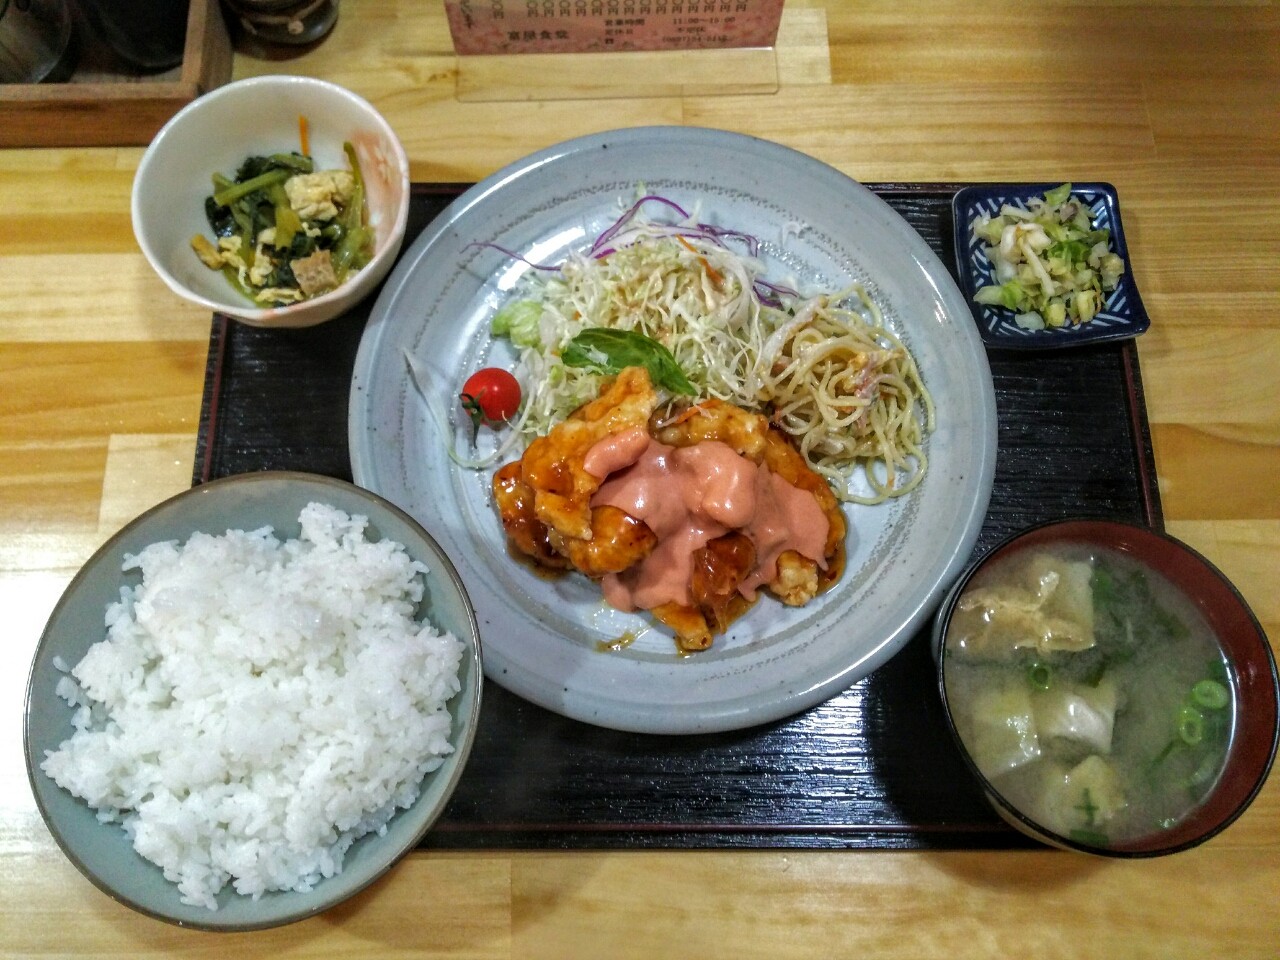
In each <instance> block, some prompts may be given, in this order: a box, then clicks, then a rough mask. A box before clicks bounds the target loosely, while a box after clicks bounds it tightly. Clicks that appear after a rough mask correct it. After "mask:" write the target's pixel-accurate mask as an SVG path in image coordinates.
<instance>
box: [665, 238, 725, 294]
mask: <svg viewBox="0 0 1280 960" xmlns="http://www.w3.org/2000/svg"><path fill="white" fill-rule="evenodd" d="M676 239H677V240H679V241H680V242H681V243H682V244H684V246H685V249H687V250H688V251H689V252H690V253H692V254H694V255H696V256H697V258H698V260H699V261H701V263H702V266H703V269H705V270H706V271H707V276H708V277H710V278H711V282H712V283H714V284H716V285H717V286H719V285H720V284H723V283H724V277H722V276H721V275H720V271H719V270H717V269H716V268H715V267H713V266H712V265H711V264H709V263H707V258H706V257H704V256H702V255H701V254H700V253H698V250H697V248H696V247H695V246H694V245H693V244H692V243H690V242H689V241H688V240H686V239H685V238H684V237H682V236H679V235H677V236H676Z"/></svg>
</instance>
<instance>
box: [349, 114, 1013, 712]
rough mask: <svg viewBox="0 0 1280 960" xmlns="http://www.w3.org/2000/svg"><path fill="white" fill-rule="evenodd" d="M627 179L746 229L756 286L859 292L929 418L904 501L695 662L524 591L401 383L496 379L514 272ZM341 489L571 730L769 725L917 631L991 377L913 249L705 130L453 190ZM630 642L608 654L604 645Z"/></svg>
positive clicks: (622, 200) (790, 162) (855, 200)
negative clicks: (420, 546)
mask: <svg viewBox="0 0 1280 960" xmlns="http://www.w3.org/2000/svg"><path fill="white" fill-rule="evenodd" d="M641 187H643V188H644V189H645V190H647V191H649V192H652V193H659V194H662V195H664V196H667V197H669V198H671V199H673V200H675V201H677V202H679V203H680V204H681V205H683V206H685V207H686V209H688V208H691V207H693V206H694V205H696V204H699V203H700V204H701V210H700V214H701V217H702V219H703V220H706V221H710V222H714V223H719V224H722V225H727V226H732V227H735V228H737V229H740V230H745V231H747V232H750V233H752V234H754V235H755V236H757V237H758V238H759V239H760V240H761V241H762V243H763V245H764V254H763V258H764V259H765V261H766V263H767V264H768V266H769V275H770V277H771V278H773V279H779V280H786V279H793V280H795V281H798V282H799V283H800V284H801V285H802V286H803V287H805V288H809V289H812V290H815V291H816V290H819V289H826V290H835V289H839V288H842V287H845V286H847V285H848V284H849V283H850V281H860V282H862V283H863V284H864V285H865V286H866V288H867V290H868V292H869V293H870V295H871V296H872V298H873V299H874V300H875V301H876V302H877V303H878V304H879V305H880V307H881V308H882V310H883V311H884V314H885V317H886V319H887V322H888V324H889V325H890V326H891V327H892V328H893V329H894V330H895V331H896V332H897V333H898V334H899V335H900V336H901V337H902V339H903V340H904V341H905V342H906V343H907V345H908V346H909V347H910V348H911V350H912V351H913V352H914V354H915V356H916V358H917V361H918V362H919V365H920V368H921V371H922V374H923V376H924V380H925V383H926V384H927V385H928V387H929V389H930V390H931V391H932V393H933V397H934V400H935V402H936V404H937V411H938V427H937V430H936V432H935V433H933V434H932V435H931V436H930V437H929V439H928V444H927V450H928V456H929V472H928V475H927V477H926V478H925V480H924V482H923V484H922V485H921V486H920V487H919V488H918V489H917V490H916V491H915V492H913V493H912V494H910V495H909V496H907V497H904V498H902V499H901V500H899V501H896V502H892V503H888V504H885V505H882V506H877V507H850V508H848V511H847V513H848V517H849V521H850V523H849V526H850V534H849V544H848V548H849V549H848V567H847V570H846V572H845V575H844V577H843V579H842V580H841V581H840V583H839V584H838V585H837V586H836V587H835V588H834V589H832V590H830V591H829V592H827V593H826V594H824V595H822V596H820V597H819V598H817V599H816V600H814V601H813V602H811V603H810V604H808V605H807V606H805V607H802V608H798V609H791V608H785V607H783V606H782V605H780V604H778V603H777V602H775V601H773V600H772V599H768V598H766V599H763V600H761V602H760V603H759V604H757V605H756V607H755V608H753V609H752V610H751V611H750V612H749V613H748V614H747V615H746V616H745V617H743V618H741V619H740V620H739V621H738V622H737V623H736V624H735V625H734V626H733V628H732V630H731V631H730V632H729V633H728V635H726V636H723V637H718V638H716V641H715V645H714V647H713V648H712V649H711V650H709V651H706V652H703V653H699V654H697V655H696V656H684V657H682V656H679V655H678V654H677V653H676V650H675V645H674V643H673V642H672V640H671V639H670V637H669V636H667V635H666V634H664V633H662V632H661V631H659V630H657V629H656V628H653V627H652V624H651V622H650V621H649V620H647V619H646V618H644V617H642V616H638V615H634V614H621V613H618V612H617V611H613V610H611V609H610V608H608V607H607V606H606V605H605V604H604V603H603V601H602V600H601V598H600V591H599V588H598V587H597V586H596V585H594V584H592V583H590V582H589V581H587V580H586V579H585V578H581V577H576V576H575V577H565V578H561V579H558V580H549V579H545V578H540V577H539V576H537V575H536V574H535V573H533V572H531V571H530V570H529V568H528V567H527V566H525V565H524V564H521V563H516V562H514V561H513V560H512V559H511V557H510V556H509V555H508V552H507V549H506V545H505V541H504V538H503V532H502V528H501V526H500V524H499V522H498V519H497V516H496V514H495V512H494V509H493V505H492V500H491V496H490V489H489V483H490V476H491V474H490V473H489V472H477V471H470V470H465V469H462V468H459V467H458V466H456V465H455V464H453V463H451V462H450V460H449V458H448V457H447V456H446V455H445V446H444V441H443V439H442V436H441V434H440V432H439V429H438V427H437V424H436V422H435V421H434V420H433V419H432V417H431V415H430V413H429V412H428V409H427V407H426V405H425V404H424V403H423V400H422V398H421V397H420V396H419V395H418V394H417V393H416V392H415V390H414V387H413V385H412V383H411V380H410V377H409V376H408V374H407V372H406V363H405V356H404V354H405V353H406V352H408V353H409V354H411V355H412V356H413V357H414V358H415V360H416V361H417V362H418V363H419V364H421V365H422V366H423V367H425V369H426V371H427V374H428V377H429V379H430V381H431V382H430V385H429V390H430V392H431V393H432V394H433V395H434V396H435V398H436V399H437V400H438V401H439V402H440V403H441V404H444V405H446V407H447V408H449V409H451V410H453V411H454V416H461V415H462V414H461V411H460V410H459V409H458V405H457V404H456V402H454V398H455V397H456V395H457V393H458V391H459V388H460V387H461V385H462V381H463V379H464V378H465V377H466V375H467V374H468V373H469V372H471V371H473V370H476V369H478V368H480V367H483V366H486V365H494V364H496V365H508V366H509V365H510V364H511V362H512V361H511V357H510V356H509V355H508V354H505V353H504V352H503V351H504V349H505V347H504V345H503V344H495V343H493V342H492V341H491V338H490V337H489V335H488V332H487V331H488V323H489V319H490V317H491V316H492V315H493V313H494V310H495V309H496V308H497V307H498V306H499V305H500V304H502V303H503V302H504V300H506V299H507V298H508V297H509V296H511V290H512V287H513V285H514V284H515V283H516V281H517V278H518V277H519V275H520V274H521V272H522V271H523V270H524V269H527V267H526V265H525V264H523V263H522V262H521V261H519V260H514V259H512V258H510V257H507V256H504V255H503V254H502V253H501V252H499V251H497V250H495V249H493V248H492V247H490V246H484V244H496V245H500V246H502V247H504V248H506V249H507V250H512V251H518V252H519V253H520V254H521V255H522V256H523V257H525V258H527V259H528V260H531V261H534V262H539V263H547V262H557V261H558V260H559V259H561V258H562V257H563V256H564V254H565V253H566V251H568V250H570V249H574V248H583V247H585V246H587V245H589V243H590V241H591V239H593V238H594V237H595V235H596V234H597V233H599V232H600V231H601V230H603V229H604V228H605V227H606V226H608V225H609V224H610V223H611V222H612V221H613V220H614V219H615V218H616V217H617V216H618V214H619V213H620V212H621V210H622V208H623V205H625V204H626V203H629V202H630V201H631V200H633V199H634V198H635V196H636V191H637V189H639V188H641ZM349 429H350V445H351V459H352V469H353V472H354V475H355V479H356V482H357V483H359V484H361V485H363V486H366V487H368V488H370V489H371V490H374V491H376V492H378V493H380V494H382V495H383V496H385V497H387V498H388V499H390V500H391V501H393V502H395V503H397V504H399V505H400V506H401V507H403V508H404V509H405V510H407V511H408V512H409V513H411V514H412V515H413V516H415V517H416V518H417V519H418V520H419V521H421V522H422V524H423V525H424V526H425V527H427V529H428V530H430V531H431V532H432V533H433V534H434V536H435V537H436V539H437V540H439V542H440V543H441V545H442V546H443V547H444V549H445V550H446V551H447V552H448V554H449V556H450V557H451V558H452V559H453V562H454V563H455V564H456V565H457V567H458V571H459V573H460V574H461V576H462V579H463V582H464V583H465V584H466V587H467V590H468V592H469V593H470V595H471V598H472V600H473V602H474V603H475V607H476V616H477V618H478V620H479V622H480V629H481V633H482V635H483V637H484V642H485V672H486V676H488V677H490V678H491V679H493V680H494V681H496V682H497V683H499V684H501V685H502V686H504V687H506V688H508V689H510V690H512V691H514V692H515V693H517V694H519V695H521V696H523V697H526V698H527V699H529V700H532V701H534V702H535V703H538V704H540V705H542V706H544V707H546V708H548V709H551V710H554V711H557V712H559V713H561V714H564V715H566V716H569V717H573V718H576V719H579V720H584V721H587V722H590V723H594V724H598V725H601V726H606V727H612V728H615V729H623V730H635V731H643V732H654V733H694V732H701V731H710V730H726V729H735V728H740V727H746V726H749V725H752V724H757V723H762V722H765V721H769V720H774V719H777V718H780V717H783V716H786V715H789V714H791V713H794V712H797V711H799V710H801V709H803V708H805V707H808V706H811V705H813V704H815V703H818V702H820V701H822V700H824V699H827V698H828V697H830V696H832V695H833V694H835V693H837V692H839V691H840V690H842V689H844V688H845V687H847V686H849V685H850V684H852V683H854V682H855V681H857V680H859V679H861V678H862V677H864V676H866V675H867V674H868V673H870V672H871V671H872V670H874V669H875V668H876V667H877V666H879V665H880V664H882V663H884V662H885V661H886V660H887V659H889V657H891V656H892V655H893V654H894V653H895V652H897V651H898V650H899V649H900V648H901V647H902V646H903V644H905V643H906V642H907V640H908V639H910V637H911V636H912V635H913V634H914V633H915V632H916V630H917V629H918V628H919V627H920V626H921V625H922V624H923V623H924V622H925V621H926V619H927V618H928V616H929V615H930V614H931V613H932V612H933V609H934V608H935V606H936V605H937V603H938V601H939V599H940V597H941V594H942V592H943V591H944V590H945V588H946V587H947V586H948V584H949V583H950V582H951V580H952V579H953V578H954V577H955V576H956V575H957V573H958V572H959V570H960V568H961V567H962V566H963V564H964V563H965V561H966V560H967V559H968V557H969V554H970V552H971V550H972V547H973V544H974V541H975V539H976V537H977V535H978V531H979V529H980V527H981V525H982V521H983V517H984V515H985V513H986V508H987V503H988V500H989V498H990V493H991V480H992V473H993V469H994V463H995V447H996V414H995V400H994V392H993V389H992V384H991V371H990V368H989V367H988V364H987V359H986V354H985V353H984V351H983V348H982V345H981V343H980V342H979V339H978V335H977V332H976V331H975V329H974V324H973V319H972V317H971V316H970V313H969V308H968V306H967V304H966V303H965V301H964V299H963V298H962V297H961V295H960V292H959V290H958V289H957V288H956V286H955V283H954V282H953V281H952V279H951V277H950V275H949V274H948V273H947V271H946V269H945V268H944V267H943V265H942V264H941V262H940V261H939V260H938V258H937V257H936V256H935V255H934V254H933V252H932V251H931V250H930V249H929V248H928V246H927V245H926V244H925V243H924V241H923V240H922V239H921V238H920V236H919V235H918V234H917V233H916V232H915V231H914V230H912V229H911V227H910V226H908V224H907V223H906V222H905V221H904V220H902V218H901V217H900V216H899V215H898V214H897V213H895V212H894V211H893V210H892V209H891V208H890V207H889V206H888V205H886V204H885V203H884V202H883V201H881V200H880V199H879V198H878V197H877V196H875V194H873V193H872V192H871V191H869V190H868V189H866V188H865V187H863V186H862V185H860V184H858V183H856V182H855V181H853V180H851V179H849V178H848V177H846V176H845V175H844V174H842V173H840V172H839V171H837V170H834V169H832V168H831V167H829V166H826V165H825V164H823V163H820V162H818V161H817V160H814V159H813V158H811V157H808V156H805V155H803V154H800V153H797V152H795V151H793V150H790V149H787V148H785V147H782V146H779V145H777V144H774V143H768V142H766V141H762V140H756V139H753V138H750V137H744V136H740V135H736V134H731V133H725V132H721V131H715V130H703V129H693V128H683V127H656V128H636V129H630V130H621V131H615V132H610V133H602V134H597V135H593V136H589V137H583V138H580V139H577V140H571V141H568V142H566V143H562V144H559V145H557V146H553V147H549V148H548V149H546V150H543V151H541V152H539V153H536V154H533V155H532V156H530V157H527V158H526V159H524V160H521V161H518V162H517V163H514V164H512V165H511V166H509V167H507V168H505V169H503V170H500V171H499V172H498V173H496V174H494V175H493V176H491V177H489V178H487V179H486V180H484V181H483V182H481V183H478V184H476V185H475V186H474V187H473V188H471V189H470V190H468V191H467V192H466V193H464V194H463V195H462V196H460V197H459V198H458V199H457V200H456V201H455V202H454V203H453V204H452V205H451V206H450V207H449V208H448V209H447V210H446V211H445V212H444V213H443V214H441V216H440V217H438V218H437V219H436V220H435V221H434V222H433V223H432V224H431V226H430V227H429V228H428V229H427V231H426V232H425V233H424V234H422V235H421V236H420V237H419V238H418V239H417V241H416V242H415V243H414V244H413V245H412V247H411V248H410V249H409V250H408V251H406V253H405V255H404V256H403V257H402V259H401V262H400V263H399V265H398V266H397V267H396V269H395V271H393V273H392V275H391V277H390V278H389V279H388V281H387V284H386V286H385V287H384V289H383V292H382V294H381V296H380V297H379V299H378V301H377V303H376V305H375V306H374V309H373V313H372V315H371V317H370V321H369V325H368V327H367V329H366V330H365V334H364V338H363V339H362V341H361V343H360V349H359V352H358V354H357V356H356V362H355V374H354V380H353V384H352V391H351V405H350V428H349ZM629 632H634V633H639V636H638V638H637V639H636V640H635V641H634V642H633V643H631V644H630V645H628V646H626V647H625V648H624V649H622V650H619V651H612V650H609V651H604V650H602V649H601V646H602V643H603V644H607V643H608V642H609V641H613V640H616V639H617V638H619V637H620V636H623V635H624V634H627V633H629Z"/></svg>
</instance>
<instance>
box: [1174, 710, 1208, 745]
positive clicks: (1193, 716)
mask: <svg viewBox="0 0 1280 960" xmlns="http://www.w3.org/2000/svg"><path fill="white" fill-rule="evenodd" d="M1178 736H1179V737H1181V738H1182V742H1183V743H1185V744H1188V745H1190V746H1195V745H1196V744H1197V743H1199V742H1200V741H1201V740H1203V739H1204V714H1202V713H1201V712H1200V711H1199V710H1197V709H1196V708H1195V707H1193V706H1190V705H1187V706H1184V707H1183V708H1182V709H1181V710H1179V711H1178Z"/></svg>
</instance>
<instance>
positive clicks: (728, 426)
mask: <svg viewBox="0 0 1280 960" xmlns="http://www.w3.org/2000/svg"><path fill="white" fill-rule="evenodd" d="M768 431H769V421H768V419H767V418H766V417H764V416H762V415H760V414H758V413H751V412H750V411H748V410H743V409H742V408H741V407H736V406H734V405H733V404H731V403H725V402H724V401H723V400H717V399H715V398H714V397H713V398H711V399H709V400H703V401H702V402H701V403H696V404H694V405H692V406H690V407H687V408H685V409H684V410H683V411H681V412H680V414H679V415H678V416H676V417H674V418H672V419H670V420H667V421H666V422H664V423H663V424H662V425H661V426H658V427H656V428H655V429H654V430H653V431H652V433H653V438H654V439H655V440H657V441H659V442H660V443H665V444H667V445H669V446H672V447H692V446H693V445H694V444H698V443H702V441H704V440H719V441H720V442H721V443H725V444H728V445H729V446H730V447H732V448H733V450H734V451H735V452H736V453H738V454H740V455H741V456H744V457H746V458H747V459H748V460H750V461H751V462H752V463H759V462H760V460H761V458H762V457H763V456H764V449H765V437H766V435H767V433H768Z"/></svg>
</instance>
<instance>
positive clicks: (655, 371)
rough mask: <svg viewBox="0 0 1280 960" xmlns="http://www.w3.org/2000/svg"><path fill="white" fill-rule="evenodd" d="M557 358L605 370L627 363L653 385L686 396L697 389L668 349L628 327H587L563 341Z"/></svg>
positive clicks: (617, 369)
mask: <svg viewBox="0 0 1280 960" xmlns="http://www.w3.org/2000/svg"><path fill="white" fill-rule="evenodd" d="M560 359H561V360H562V361H563V362H564V364H565V366H568V367H585V368H587V369H589V370H595V371H597V372H599V373H609V374H617V373H621V372H622V371H623V370H625V369H626V368H627V367H644V368H645V369H646V370H648V371H649V379H650V380H652V381H653V382H654V384H655V385H656V386H659V387H664V388H666V389H667V390H670V391H671V392H672V393H683V394H686V395H688V396H696V395H697V393H698V391H697V389H696V388H695V387H694V385H693V384H692V383H690V382H689V380H688V378H687V377H686V376H685V375H684V371H683V370H681V369H680V364H678V363H676V358H675V357H673V356H672V355H671V351H670V350H668V349H667V348H666V347H664V346H663V345H662V344H660V343H658V341H657V340H654V339H652V338H650V337H646V336H645V335H644V334H643V333H635V332H634V331H631V330H611V329H609V328H607V327H588V328H587V329H586V330H583V331H582V332H581V333H579V334H578V335H577V336H576V337H574V338H573V339H572V340H570V341H569V343H568V344H566V346H565V348H564V350H563V351H561V353H560Z"/></svg>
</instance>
